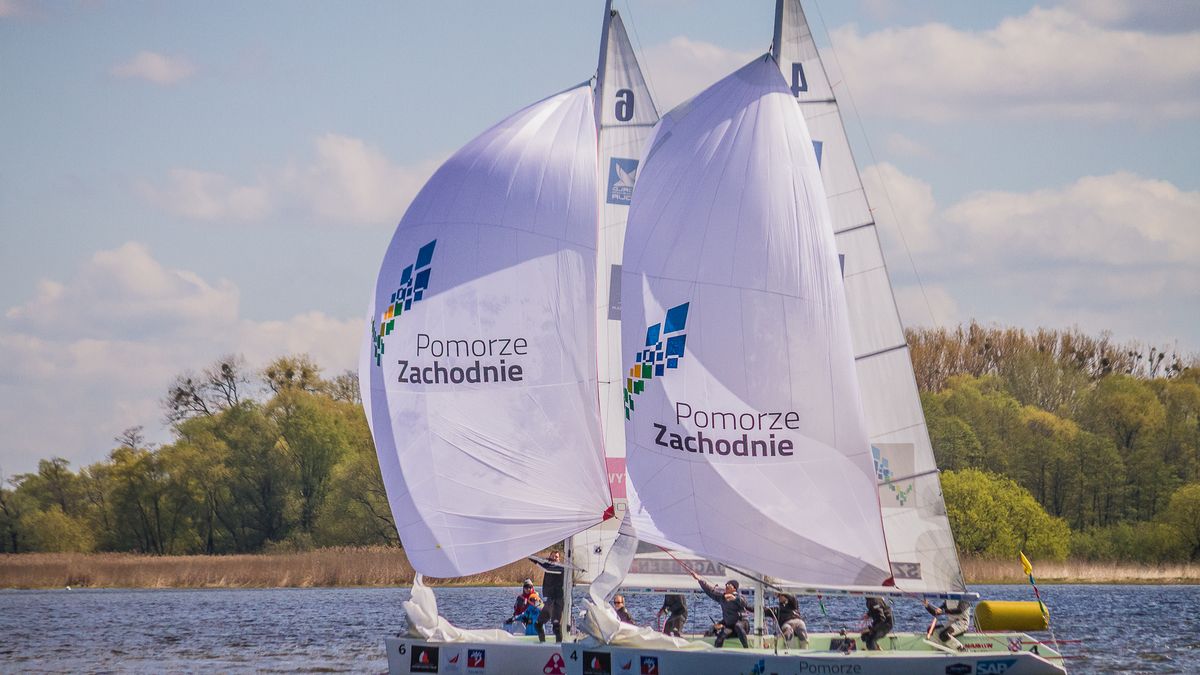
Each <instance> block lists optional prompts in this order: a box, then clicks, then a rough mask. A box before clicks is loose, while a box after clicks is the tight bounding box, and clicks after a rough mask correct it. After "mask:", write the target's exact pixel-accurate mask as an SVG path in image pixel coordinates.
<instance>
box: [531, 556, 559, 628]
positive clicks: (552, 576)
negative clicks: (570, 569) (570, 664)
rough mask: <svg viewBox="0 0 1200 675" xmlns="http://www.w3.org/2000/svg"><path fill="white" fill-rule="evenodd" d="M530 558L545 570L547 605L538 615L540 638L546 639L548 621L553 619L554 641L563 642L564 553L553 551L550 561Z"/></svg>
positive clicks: (544, 580)
mask: <svg viewBox="0 0 1200 675" xmlns="http://www.w3.org/2000/svg"><path fill="white" fill-rule="evenodd" d="M529 560H530V561H532V562H533V563H534V564H535V565H537V566H538V567H540V568H542V571H543V572H545V574H544V575H543V576H542V600H543V601H545V603H546V606H545V607H543V608H542V613H541V614H539V615H538V620H537V634H538V640H540V641H542V642H545V641H546V622H547V621H552V622H553V623H552V624H551V625H552V627H553V628H554V641H555V642H562V640H563V634H562V613H563V571H564V569H565V568H564V567H563V565H562V553H560V552H558V551H551V552H550V560H549V561H543V560H538V559H536V558H530V559H529Z"/></svg>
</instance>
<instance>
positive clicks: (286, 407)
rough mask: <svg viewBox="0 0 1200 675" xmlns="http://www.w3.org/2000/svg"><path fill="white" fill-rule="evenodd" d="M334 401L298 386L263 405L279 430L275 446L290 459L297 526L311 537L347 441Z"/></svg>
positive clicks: (284, 390)
mask: <svg viewBox="0 0 1200 675" xmlns="http://www.w3.org/2000/svg"><path fill="white" fill-rule="evenodd" d="M335 406H336V404H335V403H334V402H333V401H332V400H330V399H328V398H325V397H322V396H315V395H313V394H311V393H308V392H306V391H304V390H303V389H299V388H284V389H282V390H280V391H279V393H277V394H276V395H275V398H274V399H273V400H272V401H271V402H270V404H269V405H268V406H267V414H268V415H269V416H270V417H271V418H272V420H273V421H274V423H275V427H276V428H277V429H278V430H279V448H280V449H281V450H282V451H283V453H284V454H285V456H286V457H287V458H288V459H289V460H290V461H291V463H292V466H293V469H294V474H295V476H296V479H297V489H298V492H299V497H300V518H299V525H300V529H301V531H302V532H304V533H305V534H307V535H309V536H311V535H312V532H313V526H314V524H315V523H316V518H317V511H318V509H319V508H320V506H321V504H322V502H323V501H324V499H325V493H326V489H327V487H328V484H329V477H330V472H331V471H332V470H333V467H334V465H335V464H337V462H338V461H339V460H340V459H341V458H342V457H343V456H344V455H345V454H346V452H347V446H348V441H347V437H346V430H345V428H344V426H345V425H344V422H343V419H342V417H341V416H340V415H339V414H338V412H337V411H336V408H335Z"/></svg>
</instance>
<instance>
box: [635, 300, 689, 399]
mask: <svg viewBox="0 0 1200 675" xmlns="http://www.w3.org/2000/svg"><path fill="white" fill-rule="evenodd" d="M689 304H691V303H687V302H685V303H683V304H682V305H676V306H675V307H672V308H671V309H668V310H667V317H666V319H665V320H664V321H663V322H662V323H656V324H654V325H653V326H650V327H649V328H647V329H646V346H645V347H644V348H642V349H641V350H640V351H639V352H638V353H637V355H636V356H635V358H634V361H635V363H634V365H633V367H632V368H630V369H629V377H627V378H625V419H629V418H630V414H631V413H632V412H633V409H634V406H633V397H634V396H636V395H638V394H640V393H642V391H644V390H645V389H646V382H648V381H650V380H652V379H654V378H655V377H662V376H663V375H664V374H666V372H667V369H668V368H671V369H674V368H676V367H678V366H679V359H681V358H683V348H684V345H685V344H687V336H686V335H684V333H683V329H684V328H685V327H686V326H687V314H688V305H689Z"/></svg>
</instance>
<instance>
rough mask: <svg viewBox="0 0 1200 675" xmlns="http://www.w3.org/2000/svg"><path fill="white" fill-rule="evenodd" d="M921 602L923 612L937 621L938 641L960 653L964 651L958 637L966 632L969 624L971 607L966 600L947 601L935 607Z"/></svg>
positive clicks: (927, 601) (964, 648) (925, 601)
mask: <svg viewBox="0 0 1200 675" xmlns="http://www.w3.org/2000/svg"><path fill="white" fill-rule="evenodd" d="M922 602H924V603H925V611H927V612H929V613H930V614H932V615H933V617H934V618H935V619H937V620H938V621H939V624H940V628H939V629H938V631H937V636H938V640H939V641H941V643H942V644H944V645H946V646H948V647H953V648H954V649H957V650H958V651H960V652H961V651H966V647H963V644H962V643H961V642H959V641H958V636H959V635H962V634H963V633H965V632H967V626H968V625H969V624H970V623H971V605H970V604H968V603H967V601H966V600H947V601H945V602H943V603H942V604H941V605H940V606H937V607H934V606H933V605H931V604H929V600H922Z"/></svg>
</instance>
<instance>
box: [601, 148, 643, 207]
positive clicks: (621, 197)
mask: <svg viewBox="0 0 1200 675" xmlns="http://www.w3.org/2000/svg"><path fill="white" fill-rule="evenodd" d="M637 169H638V161H637V160H636V159H626V158H624V157H613V158H612V161H611V162H609V163H608V197H607V200H606V201H608V203H609V204H624V205H626V206H628V205H629V203H630V202H631V201H633V184H634V182H636V181H637Z"/></svg>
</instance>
